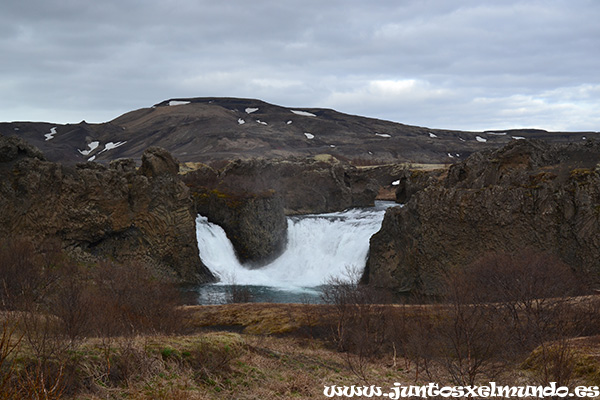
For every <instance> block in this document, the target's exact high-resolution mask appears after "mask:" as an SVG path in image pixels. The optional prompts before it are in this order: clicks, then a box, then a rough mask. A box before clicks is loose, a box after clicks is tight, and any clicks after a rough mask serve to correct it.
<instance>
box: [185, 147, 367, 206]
mask: <svg viewBox="0 0 600 400" xmlns="http://www.w3.org/2000/svg"><path fill="white" fill-rule="evenodd" d="M199 174H200V175H197V174H196V172H193V173H190V174H187V175H189V176H190V178H187V175H186V178H184V180H185V181H186V182H188V179H191V177H195V178H197V179H196V180H197V181H198V182H199V185H201V186H204V187H208V188H211V189H217V190H219V191H224V192H228V193H236V194H238V195H243V194H249V195H254V194H264V193H270V192H274V193H276V194H278V195H280V196H281V197H283V200H284V207H285V214H287V215H294V214H310V213H324V212H332V211H340V210H344V209H346V208H349V207H368V206H372V205H373V204H374V200H375V197H376V196H377V192H378V189H379V185H378V183H377V182H376V181H374V180H373V179H372V178H370V177H368V176H366V175H364V174H361V173H360V171H359V170H358V169H357V168H356V167H353V166H350V165H348V164H345V163H343V162H340V161H338V160H337V159H335V158H333V157H316V158H305V159H289V160H265V159H254V160H236V161H233V162H231V163H229V164H228V165H227V166H226V167H225V168H223V169H222V170H220V171H218V172H217V173H216V175H214V176H213V177H210V176H207V175H206V174H205V172H200V173H199Z"/></svg>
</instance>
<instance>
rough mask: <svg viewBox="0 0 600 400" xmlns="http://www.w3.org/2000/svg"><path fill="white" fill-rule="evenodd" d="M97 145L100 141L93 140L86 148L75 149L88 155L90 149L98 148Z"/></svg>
mask: <svg viewBox="0 0 600 400" xmlns="http://www.w3.org/2000/svg"><path fill="white" fill-rule="evenodd" d="M98 146H100V142H97V141H94V142H90V143H88V150H79V149H77V151H78V152H80V153H81V154H82V155H84V156H89V155H90V153H91V152H92V151H94V150H96V149H97V148H98Z"/></svg>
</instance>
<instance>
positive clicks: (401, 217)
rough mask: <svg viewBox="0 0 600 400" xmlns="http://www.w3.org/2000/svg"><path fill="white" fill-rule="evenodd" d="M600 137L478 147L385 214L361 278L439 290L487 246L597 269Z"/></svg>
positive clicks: (589, 274)
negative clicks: (539, 253) (596, 139)
mask: <svg viewBox="0 0 600 400" xmlns="http://www.w3.org/2000/svg"><path fill="white" fill-rule="evenodd" d="M599 163H600V145H599V144H598V143H595V142H592V141H588V142H587V143H585V144H581V145H574V144H573V145H550V144H547V143H544V142H539V141H514V142H513V143H511V144H509V145H507V146H505V147H504V148H501V149H499V150H495V151H487V152H482V153H476V154H473V155H472V156H471V157H469V158H468V159H467V160H465V161H463V162H461V163H458V164H455V165H453V166H452V167H451V168H450V169H449V171H448V173H447V175H446V176H445V177H443V178H441V179H440V180H439V182H433V181H432V182H430V185H429V186H427V187H426V188H425V189H423V190H420V191H418V192H416V193H413V194H412V196H411V197H410V199H409V201H408V202H407V203H406V205H405V206H404V207H403V208H399V207H395V208H392V209H390V210H388V212H387V213H386V215H385V218H384V221H383V224H382V228H381V230H380V231H379V232H378V233H377V234H375V235H374V236H373V237H372V239H371V247H370V254H369V258H368V261H367V267H366V269H365V274H364V276H363V281H364V282H368V283H369V284H372V285H374V286H378V287H386V288H391V289H393V290H396V291H420V292H422V293H428V294H435V293H437V292H438V290H439V285H440V282H441V280H440V278H441V276H442V275H443V274H444V273H445V271H448V270H450V269H452V268H460V267H461V266H464V265H466V264H468V263H470V262H472V261H474V260H475V259H477V258H479V257H480V256H482V255H483V254H484V253H486V252H514V251H517V250H519V249H523V248H529V249H533V250H539V251H545V252H549V253H552V254H554V255H556V256H558V257H560V258H561V259H562V260H563V261H564V262H566V263H567V264H569V265H570V266H571V267H572V268H573V269H574V270H576V271H577V272H578V273H579V274H580V275H581V276H585V277H586V279H588V281H592V282H595V283H597V282H598V277H599V276H600V261H599V260H600V174H599V172H600V165H599Z"/></svg>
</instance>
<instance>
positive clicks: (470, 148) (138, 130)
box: [0, 98, 600, 164]
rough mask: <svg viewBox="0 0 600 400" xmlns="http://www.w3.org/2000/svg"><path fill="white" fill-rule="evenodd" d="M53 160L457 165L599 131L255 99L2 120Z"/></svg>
mask: <svg viewBox="0 0 600 400" xmlns="http://www.w3.org/2000/svg"><path fill="white" fill-rule="evenodd" d="M0 134H2V135H5V136H19V137H22V138H24V139H25V140H27V141H28V142H30V143H31V144H33V145H35V146H37V147H38V148H40V149H41V150H42V151H43V152H44V153H45V154H46V156H47V157H48V158H49V159H50V160H53V161H61V162H68V163H70V162H81V161H86V160H95V161H108V160H113V159H116V158H121V157H129V158H134V159H139V158H140V157H141V155H142V153H143V151H144V150H145V149H146V148H148V147H150V146H160V147H163V148H165V149H167V150H168V151H169V152H171V153H172V154H173V155H174V156H175V157H177V158H178V159H179V160H180V161H183V162H187V161H196V162H210V161H216V160H231V159H235V158H246V159H247V158H256V157H266V158H288V157H294V156H299V157H305V156H314V155H317V154H324V153H326V154H332V155H334V156H336V157H338V158H342V159H344V158H346V159H349V160H353V161H355V162H358V163H363V164H369V163H381V162H386V163H389V162H415V163H417V162H418V163H451V162H454V161H457V160H460V159H464V158H466V157H467V156H468V155H470V154H471V153H473V152H475V151H480V150H485V149H490V148H498V147H501V146H502V145H505V144H507V143H509V142H510V141H512V140H515V139H519V138H528V139H542V140H546V141H550V142H554V143H564V142H581V141H582V140H585V139H589V138H592V137H596V138H597V137H600V135H599V134H598V133H596V132H586V133H581V132H579V133H578V132H571V133H568V132H546V131H542V130H531V129H524V130H513V131H505V132H493V131H487V132H462V131H451V130H440V129H428V128H424V127H416V126H409V125H404V124H400V123H395V122H390V121H383V120H378V119H373V118H366V117H360V116H354V115H348V114H343V113H340V112H337V111H334V110H330V109H319V108H288V107H281V106H276V105H272V104H269V103H265V102H263V101H260V100H253V99H236V98H192V99H174V100H166V101H163V102H161V103H158V104H156V105H155V106H153V107H150V108H143V109H139V110H135V111H131V112H129V113H126V114H124V115H122V116H120V117H118V118H116V119H114V120H112V121H110V122H107V123H103V124H87V123H85V122H82V123H80V124H67V125H53V124H49V123H32V122H16V123H2V124H0Z"/></svg>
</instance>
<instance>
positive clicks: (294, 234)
mask: <svg viewBox="0 0 600 400" xmlns="http://www.w3.org/2000/svg"><path fill="white" fill-rule="evenodd" d="M392 205H397V204H395V203H391V202H377V205H376V206H375V207H372V208H363V209H351V210H347V211H343V212H336V213H330V214H314V215H304V216H296V217H289V218H288V243H287V246H286V249H285V251H284V252H283V254H282V255H281V256H280V257H279V258H277V259H276V260H275V261H273V262H272V263H270V264H268V265H266V266H264V267H262V268H259V269H248V268H246V267H244V266H243V265H242V264H240V262H239V261H238V260H237V258H236V256H235V252H234V249H233V246H232V245H231V242H230V241H229V239H227V236H226V235H225V232H224V231H223V229H222V228H221V227H219V226H218V225H215V224H211V223H210V222H208V220H207V218H205V217H203V216H198V218H197V220H196V230H197V237H198V247H199V250H200V258H201V259H202V261H203V262H204V264H205V265H206V266H207V267H208V268H209V269H210V270H211V271H212V272H213V273H214V274H215V275H216V276H218V277H219V279H220V281H221V282H220V283H222V284H237V285H259V286H271V287H278V288H287V289H293V288H300V287H304V288H306V287H315V286H319V285H322V284H324V283H327V280H328V279H330V278H332V277H334V278H337V279H349V278H348V271H349V270H354V271H358V272H362V271H363V269H364V267H365V263H366V259H367V253H368V251H369V239H370V238H371V236H372V235H373V234H374V233H376V232H377V231H378V230H379V228H380V227H381V222H382V220H383V215H384V214H385V210H386V208H388V207H390V206H392Z"/></svg>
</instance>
